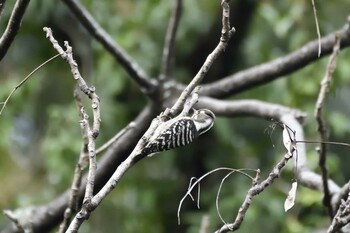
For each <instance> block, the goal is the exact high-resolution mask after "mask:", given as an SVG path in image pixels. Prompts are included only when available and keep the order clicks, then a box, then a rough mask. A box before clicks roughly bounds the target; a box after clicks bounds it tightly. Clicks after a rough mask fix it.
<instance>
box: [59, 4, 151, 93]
mask: <svg viewBox="0 0 350 233" xmlns="http://www.w3.org/2000/svg"><path fill="white" fill-rule="evenodd" d="M63 2H64V3H65V4H66V5H67V7H68V8H69V9H70V10H71V11H72V12H73V14H74V15H75V16H76V17H77V19H78V20H79V21H80V23H81V24H82V25H83V26H84V27H85V28H86V30H87V31H88V32H89V33H91V35H92V36H93V37H94V38H95V39H96V40H97V41H98V42H100V43H101V44H102V45H103V46H104V47H105V49H106V50H107V51H108V52H110V53H111V54H112V55H113V57H114V58H115V59H116V60H117V61H118V62H119V63H120V64H121V65H122V66H123V67H124V69H125V70H126V72H127V73H128V74H129V75H130V77H131V78H132V79H134V80H135V82H136V83H137V84H138V85H139V86H140V88H141V90H142V91H143V92H144V93H146V94H151V93H152V92H153V91H154V89H155V87H156V84H157V82H156V81H155V80H152V79H151V78H150V77H148V75H147V74H146V73H145V71H144V70H143V69H142V68H141V67H140V66H139V65H138V64H137V63H136V61H134V60H132V59H131V57H130V56H129V55H128V54H127V53H126V52H125V51H124V50H123V49H122V48H121V47H120V46H119V45H118V44H117V43H116V42H115V41H114V40H113V39H112V37H111V36H110V35H109V34H108V33H107V32H106V31H105V30H104V29H103V28H102V27H101V26H100V25H99V24H98V23H97V22H96V21H95V19H94V18H93V17H92V16H91V15H90V13H89V12H88V11H87V10H86V9H85V8H84V7H83V6H82V5H81V4H80V3H79V2H78V1H76V0H63Z"/></svg>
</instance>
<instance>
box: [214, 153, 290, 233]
mask: <svg viewBox="0 0 350 233" xmlns="http://www.w3.org/2000/svg"><path fill="white" fill-rule="evenodd" d="M291 158H292V157H291V156H290V155H289V154H285V155H284V156H283V159H282V160H281V161H279V162H278V163H277V164H276V166H275V167H274V168H273V169H272V171H271V172H270V174H269V176H268V177H267V178H266V179H265V180H263V181H262V182H261V183H260V184H258V183H256V184H255V185H254V184H253V186H252V187H251V188H250V189H249V191H248V193H247V195H246V197H245V199H244V201H243V203H242V205H241V207H240V208H239V210H238V214H237V216H236V219H235V221H234V222H233V223H230V224H225V225H224V226H222V227H221V228H220V229H219V230H217V231H216V233H223V232H229V231H235V230H237V229H238V228H239V227H240V225H241V224H242V222H243V220H244V218H245V215H246V213H247V211H248V209H249V206H250V204H251V203H252V201H253V198H254V196H256V195H258V194H259V193H261V192H262V191H264V190H265V189H266V188H267V187H268V186H270V185H271V184H272V183H273V182H274V180H275V179H276V178H278V177H279V176H280V175H281V172H282V169H283V168H284V167H285V165H286V164H287V162H288V160H289V159H291Z"/></svg>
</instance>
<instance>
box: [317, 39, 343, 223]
mask: <svg viewBox="0 0 350 233" xmlns="http://www.w3.org/2000/svg"><path fill="white" fill-rule="evenodd" d="M340 38H341V34H339V35H337V36H336V38H335V44H334V47H333V53H332V55H331V56H330V58H329V61H328V65H327V70H326V74H325V76H324V78H323V80H322V81H321V88H320V92H319V94H318V98H317V101H316V106H315V112H314V116H315V118H316V121H317V125H318V126H317V130H318V132H319V134H320V138H321V141H322V142H324V141H327V140H328V135H327V127H326V123H325V120H324V119H323V116H322V109H323V105H324V101H325V99H326V94H327V92H328V90H329V87H330V83H331V80H332V76H333V73H334V70H335V68H336V58H337V55H338V53H339V48H340ZM326 150H327V148H326V144H325V143H321V144H320V147H319V150H318V153H319V155H320V158H319V167H320V169H321V173H322V180H323V189H324V190H323V192H324V197H323V204H324V205H325V206H326V207H327V209H328V214H329V216H330V217H331V218H332V217H333V215H334V214H333V209H332V205H331V196H330V192H329V187H328V169H327V166H326Z"/></svg>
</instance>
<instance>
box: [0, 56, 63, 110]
mask: <svg viewBox="0 0 350 233" xmlns="http://www.w3.org/2000/svg"><path fill="white" fill-rule="evenodd" d="M58 56H60V54H56V55H55V56H53V57H51V58H49V59H48V60H46V61H45V62H43V63H42V64H41V65H39V66H38V67H37V68H35V69H34V70H33V71H32V72H30V73H29V74H28V75H27V77H25V78H24V79H23V80H22V81H21V82H20V83H18V84H17V86H15V88H14V89H13V90H12V91H11V93H10V94H9V95H8V96H7V98H6V100H5V101H4V102H2V103H1V104H2V108H1V110H0V116H1V114H2V112H3V111H4V109H5V107H6V105H7V102H8V101H9V100H10V98H11V96H12V95H13V94H14V93H15V92H16V90H17V89H18V88H20V87H21V86H22V85H23V84H24V83H25V82H26V81H27V80H28V79H29V78H30V77H31V76H32V75H33V74H34V73H35V72H37V71H38V70H39V69H40V68H41V67H43V66H44V65H46V64H47V63H49V62H50V61H52V60H53V59H55V58H56V57H58Z"/></svg>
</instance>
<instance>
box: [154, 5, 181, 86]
mask: <svg viewBox="0 0 350 233" xmlns="http://www.w3.org/2000/svg"><path fill="white" fill-rule="evenodd" d="M181 12H182V0H174V6H173V10H172V13H171V18H170V21H169V25H168V28H167V32H166V36H165V42H164V48H163V57H162V66H161V72H160V75H159V79H160V80H162V81H163V80H164V79H168V78H169V76H170V75H171V68H172V64H171V63H172V59H174V49H175V38H176V32H177V28H178V26H179V21H180V17H181Z"/></svg>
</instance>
